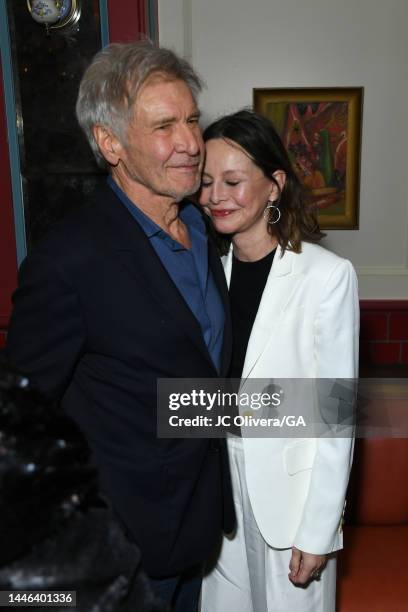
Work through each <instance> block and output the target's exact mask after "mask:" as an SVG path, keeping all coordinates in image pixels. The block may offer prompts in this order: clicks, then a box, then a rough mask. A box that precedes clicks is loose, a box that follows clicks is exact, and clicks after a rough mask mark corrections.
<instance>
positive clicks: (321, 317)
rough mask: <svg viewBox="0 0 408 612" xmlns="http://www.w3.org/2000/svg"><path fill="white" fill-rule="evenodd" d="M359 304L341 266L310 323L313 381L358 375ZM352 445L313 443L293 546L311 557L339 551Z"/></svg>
mask: <svg viewBox="0 0 408 612" xmlns="http://www.w3.org/2000/svg"><path fill="white" fill-rule="evenodd" d="M358 337H359V301H358V288H357V278H356V274H355V271H354V268H353V266H352V265H351V263H350V262H349V261H347V260H342V261H341V262H340V263H339V264H338V265H337V266H336V267H335V268H334V270H333V271H332V273H331V274H330V276H329V278H328V281H327V283H326V286H325V288H324V291H323V293H322V300H321V303H320V306H319V308H318V312H317V316H316V319H315V360H316V363H317V377H318V378H319V379H323V378H332V379H334V378H343V379H345V378H347V379H355V378H356V377H357V375H358ZM353 442H354V441H353V439H352V438H351V437H350V436H348V437H344V438H340V437H333V438H319V439H318V440H317V449H316V456H315V460H314V463H313V467H312V474H311V480H310V486H309V491H308V495H307V498H306V502H305V506H304V509H303V515H302V520H301V522H300V525H299V528H298V531H297V533H296V537H295V540H294V545H295V546H296V548H299V549H300V550H302V551H304V552H308V553H313V554H326V553H329V552H332V551H333V550H337V549H338V548H341V547H342V537H341V518H342V512H343V507H344V499H345V494H346V488H347V484H348V479H349V474H350V468H351V462H352V455H353Z"/></svg>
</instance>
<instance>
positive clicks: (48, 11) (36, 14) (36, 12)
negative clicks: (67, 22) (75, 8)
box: [31, 0, 60, 23]
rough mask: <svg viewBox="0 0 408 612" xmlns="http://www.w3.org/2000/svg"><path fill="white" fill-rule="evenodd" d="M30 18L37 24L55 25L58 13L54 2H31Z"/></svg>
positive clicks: (36, 0)
mask: <svg viewBox="0 0 408 612" xmlns="http://www.w3.org/2000/svg"><path fill="white" fill-rule="evenodd" d="M31 17H32V18H33V19H34V20H35V21H37V22H38V23H55V22H56V21H58V20H59V19H60V11H59V8H58V6H57V3H56V2H55V1H54V0H32V2H31Z"/></svg>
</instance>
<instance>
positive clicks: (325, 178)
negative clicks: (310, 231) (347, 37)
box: [253, 87, 364, 230]
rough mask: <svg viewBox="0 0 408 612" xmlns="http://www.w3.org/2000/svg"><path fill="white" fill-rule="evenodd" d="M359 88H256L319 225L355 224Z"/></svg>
mask: <svg viewBox="0 0 408 612" xmlns="http://www.w3.org/2000/svg"><path fill="white" fill-rule="evenodd" d="M363 91H364V90H363V87H324V88H323V87H310V88H284V89H283V88H279V89H275V88H255V89H254V90H253V103H254V110H255V111H257V112H258V113H260V114H261V115H264V116H265V117H267V118H268V119H270V120H271V121H272V123H273V124H274V126H275V128H276V130H277V132H278V133H279V136H280V137H281V138H282V141H283V143H284V145H285V148H286V150H287V151H288V153H289V156H290V158H291V161H292V163H293V165H294V168H295V170H296V172H297V174H298V176H299V178H300V179H301V181H302V183H303V184H304V185H305V187H307V188H308V190H309V192H310V193H311V196H312V201H313V204H314V205H315V206H316V207H317V209H318V218H319V224H320V226H321V227H322V228H323V229H349V230H350V229H352V230H354V229H358V227H359V192H360V156H361V132H362V108H363Z"/></svg>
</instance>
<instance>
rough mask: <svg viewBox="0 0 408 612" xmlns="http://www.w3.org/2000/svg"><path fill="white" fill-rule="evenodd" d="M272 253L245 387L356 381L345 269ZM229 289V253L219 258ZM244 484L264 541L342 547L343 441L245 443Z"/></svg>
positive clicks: (355, 329)
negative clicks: (254, 381) (282, 381)
mask: <svg viewBox="0 0 408 612" xmlns="http://www.w3.org/2000/svg"><path fill="white" fill-rule="evenodd" d="M281 254H282V251H281V249H280V248H279V247H278V249H277V252H276V254H275V257H274V260H273V264H272V267H271V271H270V273H269V276H268V279H267V282H266V286H265V289H264V292H263V295H262V299H261V302H260V305H259V308H258V312H257V315H256V318H255V322H254V325H253V328H252V332H251V336H250V338H249V342H248V347H247V352H246V357H245V363H244V368H243V373H242V378H243V384H245V379H250V378H264V379H271V378H278V379H279V378H356V377H357V368H358V336H359V301H358V289H357V279H356V274H355V272H354V269H353V266H352V265H351V263H350V262H349V261H348V260H346V259H342V258H341V257H338V256H337V255H335V254H334V253H331V252H330V251H327V250H326V249H324V248H322V247H320V246H318V245H315V244H310V243H303V244H302V252H301V253H300V254H296V253H293V252H290V251H286V252H285V253H284V255H283V256H281ZM223 263H224V269H225V273H226V277H227V281H228V284H229V282H230V279H231V268H232V248H231V250H230V252H229V254H228V255H227V256H226V257H224V258H223ZM243 443H244V453H245V470H246V480H247V486H248V492H249V498H250V501H251V505H252V509H253V512H254V516H255V519H256V522H257V524H258V527H259V529H260V532H261V534H262V536H263V538H264V539H265V541H266V542H267V543H268V544H269V545H270V546H273V547H275V548H289V547H291V546H296V547H297V548H299V549H300V550H303V551H305V552H308V553H313V554H326V553H329V552H332V551H334V550H337V549H339V548H342V529H341V523H342V513H343V508H344V499H345V493H346V487H347V483H348V478H349V473H350V467H351V461H352V451H353V441H352V440H351V439H350V438H281V439H279V438H267V439H261V438H251V437H244V439H243Z"/></svg>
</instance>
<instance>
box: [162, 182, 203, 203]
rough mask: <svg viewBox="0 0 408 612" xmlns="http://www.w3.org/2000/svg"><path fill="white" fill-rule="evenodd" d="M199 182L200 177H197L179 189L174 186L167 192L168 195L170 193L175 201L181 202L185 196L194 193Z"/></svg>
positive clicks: (198, 186)
mask: <svg viewBox="0 0 408 612" xmlns="http://www.w3.org/2000/svg"><path fill="white" fill-rule="evenodd" d="M200 183H201V180H200V178H198V179H197V180H196V181H195V182H194V183H192V184H191V185H190V186H187V185H185V186H184V187H183V188H182V187H180V188H179V189H177V188H174V190H172V192H170V191H169V192H168V195H170V196H171V197H172V198H174V201H175V202H181V201H182V200H184V198H186V197H187V196H191V195H193V194H194V193H197V192H198V190H199V188H200Z"/></svg>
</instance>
